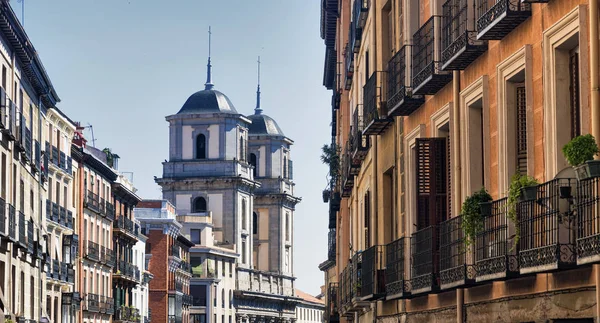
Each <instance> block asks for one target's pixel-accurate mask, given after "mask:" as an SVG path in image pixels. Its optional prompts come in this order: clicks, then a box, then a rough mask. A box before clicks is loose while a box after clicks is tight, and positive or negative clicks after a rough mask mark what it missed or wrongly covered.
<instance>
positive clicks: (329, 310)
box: [323, 283, 340, 322]
mask: <svg viewBox="0 0 600 323" xmlns="http://www.w3.org/2000/svg"><path fill="white" fill-rule="evenodd" d="M326 301H327V302H326V304H325V312H324V313H323V316H324V318H325V322H337V321H339V319H340V314H339V311H338V283H329V286H328V288H327V299H326Z"/></svg>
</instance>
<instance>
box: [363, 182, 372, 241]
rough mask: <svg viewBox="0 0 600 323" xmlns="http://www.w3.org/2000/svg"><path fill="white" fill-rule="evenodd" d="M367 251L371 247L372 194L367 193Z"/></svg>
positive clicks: (365, 202) (365, 203)
mask: <svg viewBox="0 0 600 323" xmlns="http://www.w3.org/2000/svg"><path fill="white" fill-rule="evenodd" d="M364 205H365V211H364V212H365V249H366V248H369V247H370V246H371V232H370V229H371V192H369V191H367V193H365V201H364Z"/></svg>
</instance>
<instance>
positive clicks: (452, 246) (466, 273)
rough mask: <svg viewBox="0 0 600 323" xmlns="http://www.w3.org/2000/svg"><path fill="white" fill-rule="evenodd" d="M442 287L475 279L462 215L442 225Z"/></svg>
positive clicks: (463, 283) (458, 284)
mask: <svg viewBox="0 0 600 323" xmlns="http://www.w3.org/2000/svg"><path fill="white" fill-rule="evenodd" d="M439 227H440V288H442V289H447V288H451V287H456V286H460V285H465V284H469V283H472V282H474V281H475V266H474V265H473V257H472V253H471V252H468V250H467V248H466V246H465V233H464V231H463V228H462V216H461V215H459V216H456V217H454V218H451V219H448V220H446V221H444V222H441V223H440V225H439Z"/></svg>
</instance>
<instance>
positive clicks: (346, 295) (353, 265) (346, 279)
mask: <svg viewBox="0 0 600 323" xmlns="http://www.w3.org/2000/svg"><path fill="white" fill-rule="evenodd" d="M362 259H363V258H362V253H361V252H357V253H355V254H354V256H352V259H351V260H350V261H349V263H348V265H347V266H346V268H344V270H343V271H342V274H341V276H340V282H339V284H340V285H339V287H340V293H339V295H340V299H339V302H340V303H339V304H340V305H339V306H338V308H339V309H340V314H342V315H344V316H347V317H354V313H355V312H359V311H361V310H362V308H365V307H368V306H369V304H370V303H369V302H363V301H360V299H359V297H360V295H361V292H362V286H361V284H362V280H361V274H362Z"/></svg>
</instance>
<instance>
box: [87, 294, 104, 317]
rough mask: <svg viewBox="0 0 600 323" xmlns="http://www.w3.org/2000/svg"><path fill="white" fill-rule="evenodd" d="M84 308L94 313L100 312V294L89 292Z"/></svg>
mask: <svg viewBox="0 0 600 323" xmlns="http://www.w3.org/2000/svg"><path fill="white" fill-rule="evenodd" d="M83 304H84V306H83V310H84V311H87V312H92V313H99V312H100V295H97V294H91V293H87V294H86V296H85V301H84V303H83Z"/></svg>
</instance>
